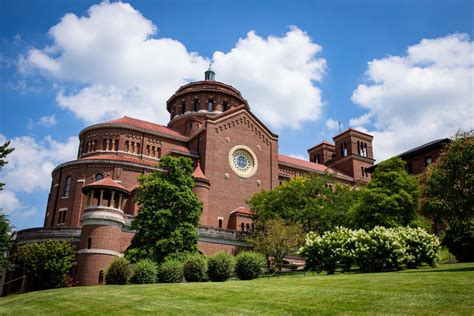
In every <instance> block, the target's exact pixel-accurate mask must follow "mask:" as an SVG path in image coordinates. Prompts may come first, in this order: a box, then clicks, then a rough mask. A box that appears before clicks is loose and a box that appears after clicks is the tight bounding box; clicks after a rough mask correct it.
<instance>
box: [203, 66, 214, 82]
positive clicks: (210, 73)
mask: <svg viewBox="0 0 474 316" xmlns="http://www.w3.org/2000/svg"><path fill="white" fill-rule="evenodd" d="M215 79H216V73H215V72H214V70H212V68H211V64H209V69H207V70H206V72H205V73H204V80H212V81H214V80H215Z"/></svg>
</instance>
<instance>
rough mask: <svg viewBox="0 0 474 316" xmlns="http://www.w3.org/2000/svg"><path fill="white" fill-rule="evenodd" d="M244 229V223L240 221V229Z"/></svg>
mask: <svg viewBox="0 0 474 316" xmlns="http://www.w3.org/2000/svg"><path fill="white" fill-rule="evenodd" d="M244 229H245V224H244V223H240V230H242V231H244Z"/></svg>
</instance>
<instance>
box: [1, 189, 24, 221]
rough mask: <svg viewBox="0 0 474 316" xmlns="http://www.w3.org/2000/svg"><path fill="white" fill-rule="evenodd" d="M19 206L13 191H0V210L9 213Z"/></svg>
mask: <svg viewBox="0 0 474 316" xmlns="http://www.w3.org/2000/svg"><path fill="white" fill-rule="evenodd" d="M19 207H20V201H19V200H18V198H17V197H16V195H15V192H13V191H10V190H3V191H0V210H1V211H2V212H3V213H4V214H7V215H10V214H12V213H13V211H14V210H16V209H18V208H19Z"/></svg>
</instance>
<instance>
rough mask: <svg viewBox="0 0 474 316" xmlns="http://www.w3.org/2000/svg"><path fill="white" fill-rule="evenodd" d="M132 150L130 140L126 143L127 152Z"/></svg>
mask: <svg viewBox="0 0 474 316" xmlns="http://www.w3.org/2000/svg"><path fill="white" fill-rule="evenodd" d="M129 150H130V142H129V141H128V140H126V141H125V151H126V152H128V151H129Z"/></svg>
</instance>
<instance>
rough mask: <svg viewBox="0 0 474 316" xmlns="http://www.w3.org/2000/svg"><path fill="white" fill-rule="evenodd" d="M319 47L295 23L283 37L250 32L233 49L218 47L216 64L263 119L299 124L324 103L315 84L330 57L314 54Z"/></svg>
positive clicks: (277, 124) (316, 115)
mask: <svg viewBox="0 0 474 316" xmlns="http://www.w3.org/2000/svg"><path fill="white" fill-rule="evenodd" d="M321 49H322V48H321V46H319V45H318V44H316V43H314V42H313V41H312V39H311V38H310V37H309V36H308V34H306V33H305V32H303V31H301V30H300V29H298V28H297V27H291V29H290V31H288V32H287V33H286V34H285V36H283V37H275V36H269V37H267V38H262V37H260V36H258V35H257V34H256V33H255V32H254V31H251V32H249V33H248V34H247V37H245V38H241V39H240V40H239V41H238V42H237V44H236V46H235V47H234V48H233V49H232V50H231V51H230V52H228V53H223V52H215V53H214V56H213V60H214V65H213V67H214V68H215V69H216V71H217V75H218V76H219V78H221V79H222V81H224V82H227V83H229V84H231V85H233V86H235V87H237V88H239V89H240V90H241V91H242V93H243V95H244V97H246V98H247V99H248V100H249V102H250V105H251V107H252V110H253V111H254V112H255V114H256V115H257V116H259V117H260V118H262V119H263V120H264V121H265V122H267V123H269V124H270V125H272V126H273V127H292V128H298V127H300V125H301V123H303V122H304V121H311V120H315V119H317V118H319V116H320V114H321V109H322V107H323V104H324V102H323V100H322V95H321V90H320V89H319V88H318V87H316V86H315V82H320V81H321V80H322V77H323V75H324V72H325V69H326V60H325V59H323V58H316V55H317V54H318V53H320V52H321Z"/></svg>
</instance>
